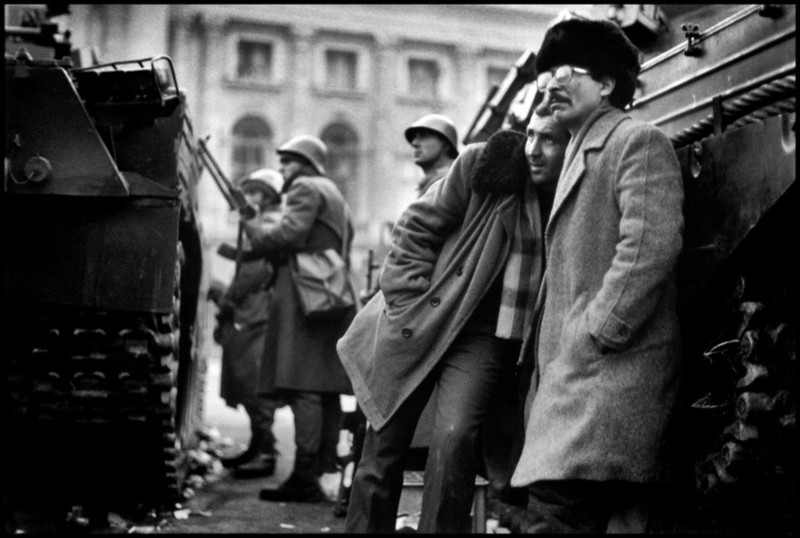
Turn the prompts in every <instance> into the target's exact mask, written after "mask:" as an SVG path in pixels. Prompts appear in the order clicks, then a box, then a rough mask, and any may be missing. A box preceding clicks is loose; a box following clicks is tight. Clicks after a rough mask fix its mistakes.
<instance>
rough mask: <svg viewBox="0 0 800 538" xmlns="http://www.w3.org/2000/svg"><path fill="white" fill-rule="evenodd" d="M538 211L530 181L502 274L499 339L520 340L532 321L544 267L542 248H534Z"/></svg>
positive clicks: (496, 332)
mask: <svg viewBox="0 0 800 538" xmlns="http://www.w3.org/2000/svg"><path fill="white" fill-rule="evenodd" d="M539 211H540V209H539V205H538V203H537V201H536V194H535V189H534V188H533V184H532V182H530V181H529V182H528V183H527V184H526V186H525V194H524V197H523V200H522V202H521V203H520V204H519V209H518V211H517V224H516V228H515V232H514V237H512V238H511V251H510V252H509V254H508V260H507V261H506V267H505V272H504V273H503V296H502V300H501V301H500V312H499V314H498V316H497V329H496V331H495V336H497V337H498V338H506V339H511V340H521V339H522V336H523V333H524V330H525V327H527V326H528V324H529V323H531V321H532V316H533V310H534V307H535V303H536V295H537V293H538V292H539V284H540V283H541V277H542V265H543V264H542V261H543V260H542V251H541V245H537V241H541V236H542V234H541V217H540V215H539ZM537 232H539V233H538V234H537ZM537 235H538V237H539V239H537Z"/></svg>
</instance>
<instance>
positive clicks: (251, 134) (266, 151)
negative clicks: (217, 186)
mask: <svg viewBox="0 0 800 538" xmlns="http://www.w3.org/2000/svg"><path fill="white" fill-rule="evenodd" d="M273 149H274V148H273V142H272V129H271V128H270V126H269V124H267V122H266V121H264V120H263V119H261V118H259V117H256V116H245V117H244V118H242V119H240V120H239V121H238V122H236V125H234V127H233V177H232V178H231V180H232V181H234V182H235V181H238V180H239V179H241V178H242V177H244V176H245V175H247V174H249V173H250V172H252V171H254V170H258V169H259V168H264V167H265V166H267V165H268V163H267V160H268V159H267V156H272V154H273V153H274V151H273Z"/></svg>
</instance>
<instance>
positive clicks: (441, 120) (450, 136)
mask: <svg viewBox="0 0 800 538" xmlns="http://www.w3.org/2000/svg"><path fill="white" fill-rule="evenodd" d="M418 129H428V130H431V131H434V132H436V133H439V134H440V135H442V136H443V137H445V139H447V141H448V142H450V145H451V146H453V151H455V153H456V155H458V132H457V131H456V126H455V125H454V124H453V122H452V120H450V118H448V117H447V116H442V115H441V114H428V115H427V116H422V117H421V118H420V119H418V120H417V121H415V122H414V123H412V124H411V126H410V127H408V129H406V140H408V143H409V144H410V143H411V141H412V140H414V133H415V132H416V131H417V130H418Z"/></svg>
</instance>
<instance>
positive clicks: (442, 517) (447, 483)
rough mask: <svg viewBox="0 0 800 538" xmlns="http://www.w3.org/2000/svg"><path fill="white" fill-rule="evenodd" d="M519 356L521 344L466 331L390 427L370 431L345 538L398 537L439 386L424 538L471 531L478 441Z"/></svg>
mask: <svg viewBox="0 0 800 538" xmlns="http://www.w3.org/2000/svg"><path fill="white" fill-rule="evenodd" d="M518 351H519V344H518V343H516V342H510V341H508V340H501V339H499V338H496V337H494V336H491V335H486V334H475V333H470V332H468V331H464V332H462V334H461V335H460V336H459V337H458V338H457V339H456V341H455V342H454V343H453V344H452V345H451V346H450V349H448V351H447V353H445V355H444V356H443V357H442V359H441V361H440V362H439V364H438V365H437V366H436V368H434V370H433V372H432V373H431V374H430V375H429V376H428V377H427V378H426V379H425V380H424V381H423V382H422V384H420V386H419V387H418V388H417V389H416V390H415V391H414V392H413V393H412V394H411V396H409V397H408V399H407V400H406V401H405V402H404V403H403V405H402V406H401V407H400V408H399V409H398V410H397V412H396V413H395V415H394V416H393V417H392V418H391V420H390V421H389V422H388V423H387V424H386V425H385V426H384V428H383V429H381V430H380V431H379V432H376V431H375V430H374V429H372V427H368V428H367V434H366V437H365V439H364V446H363V451H362V455H361V461H360V463H359V466H358V469H357V470H356V474H355V477H354V480H353V489H352V492H351V494H350V505H349V508H348V510H347V524H346V532H352V533H392V532H394V530H395V522H396V520H397V508H398V504H399V501H400V493H401V491H402V488H403V467H404V460H405V456H406V453H407V452H408V449H409V447H410V445H411V441H412V439H413V436H414V430H415V428H416V425H417V422H418V420H419V417H420V415H421V414H422V410H423V409H424V407H425V405H426V403H427V402H428V399H429V398H430V395H431V392H432V391H433V388H434V386H437V387H438V390H437V396H436V401H435V413H434V425H433V433H432V438H431V442H430V448H429V452H428V460H427V462H426V465H425V479H424V489H423V494H422V515H421V518H420V522H419V526H418V528H417V531H418V532H421V533H427V532H430V533H433V532H435V533H445V532H458V533H464V532H469V531H470V519H469V512H470V508H471V505H472V498H473V495H474V490H475V475H476V472H477V466H478V460H477V452H476V446H477V435H478V432H479V429H480V424H481V421H482V420H483V417H484V415H485V413H486V409H487V408H488V406H489V403H490V401H491V400H492V398H493V397H494V396H495V394H496V392H497V390H498V389H499V381H500V380H501V379H502V378H503V373H504V372H505V371H506V370H508V369H509V368H513V365H514V363H515V361H516V359H517V353H518ZM509 390H511V389H510V388H509Z"/></svg>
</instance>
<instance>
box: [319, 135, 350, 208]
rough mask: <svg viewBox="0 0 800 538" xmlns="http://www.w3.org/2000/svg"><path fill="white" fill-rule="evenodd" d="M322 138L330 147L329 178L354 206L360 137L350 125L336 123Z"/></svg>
mask: <svg viewBox="0 0 800 538" xmlns="http://www.w3.org/2000/svg"><path fill="white" fill-rule="evenodd" d="M320 138H321V139H322V141H323V142H325V144H326V145H327V146H328V164H327V171H328V177H330V178H331V179H332V180H333V181H334V182H335V183H336V185H337V186H338V187H339V189H340V190H341V191H342V194H343V195H344V197H345V199H346V200H347V201H348V203H350V204H351V205H352V204H353V202H354V200H355V198H354V196H355V194H356V193H355V191H354V189H355V185H357V181H358V164H359V163H358V137H357V136H356V133H355V131H353V129H351V128H350V127H349V126H348V125H345V124H342V123H335V124H333V125H330V126H328V127H327V128H325V130H324V131H323V132H322V135H321V136H320Z"/></svg>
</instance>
